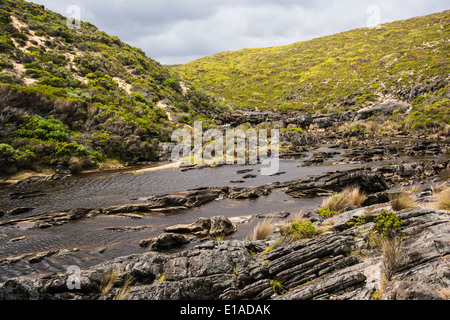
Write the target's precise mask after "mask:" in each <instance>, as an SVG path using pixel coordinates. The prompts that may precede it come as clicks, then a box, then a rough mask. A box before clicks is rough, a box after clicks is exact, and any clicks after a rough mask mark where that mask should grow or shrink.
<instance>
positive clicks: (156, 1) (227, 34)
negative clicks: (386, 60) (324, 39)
mask: <svg viewBox="0 0 450 320" xmlns="http://www.w3.org/2000/svg"><path fill="white" fill-rule="evenodd" d="M34 2H36V3H40V4H44V5H46V6H47V7H48V8H50V9H51V10H55V11H58V12H60V13H62V14H66V8H67V7H68V6H69V5H74V4H75V5H79V6H80V7H81V9H82V12H81V13H82V17H81V18H82V20H84V21H89V22H92V23H94V24H96V25H97V26H98V27H99V29H101V30H104V31H106V32H108V33H110V34H112V35H116V36H119V37H120V38H121V39H122V40H123V41H124V42H127V43H129V44H131V45H133V46H136V47H139V48H141V49H143V50H144V51H145V52H146V53H147V54H148V55H149V56H150V57H152V58H154V59H156V60H158V61H161V62H162V63H167V64H173V63H184V62H188V61H190V60H194V59H197V58H200V57H202V56H206V55H210V54H214V53H217V52H221V51H230V50H239V49H242V48H252V47H267V46H279V45H286V44H291V43H294V42H298V41H303V40H308V39H311V38H315V37H319V36H323V35H327V34H333V33H338V32H342V31H346V30H350V29H353V28H360V27H365V26H366V24H367V20H368V18H369V14H368V13H367V8H368V7H369V6H371V5H376V6H378V7H379V8H380V19H381V22H389V21H393V20H399V19H406V18H410V17H414V16H419V15H425V14H429V13H433V12H439V11H443V10H446V9H449V7H450V4H449V3H448V0H427V1H424V0H409V1H408V0H394V1H388V0H221V1H218V0H150V1H148V0H96V1H91V0H34Z"/></svg>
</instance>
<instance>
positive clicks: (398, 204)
mask: <svg viewBox="0 0 450 320" xmlns="http://www.w3.org/2000/svg"><path fill="white" fill-rule="evenodd" d="M389 200H390V202H391V206H392V209H393V210H394V211H400V210H405V209H415V208H417V207H418V205H417V203H416V201H415V200H414V198H413V197H412V196H411V195H410V194H408V193H406V192H404V191H402V192H400V193H396V194H391V195H389Z"/></svg>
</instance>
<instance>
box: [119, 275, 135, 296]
mask: <svg viewBox="0 0 450 320" xmlns="http://www.w3.org/2000/svg"><path fill="white" fill-rule="evenodd" d="M133 281H134V277H132V276H129V277H127V279H126V280H125V283H124V285H123V286H122V288H121V289H120V290H119V292H117V294H116V296H115V297H114V300H127V296H128V293H129V292H130V290H131V285H132V283H133Z"/></svg>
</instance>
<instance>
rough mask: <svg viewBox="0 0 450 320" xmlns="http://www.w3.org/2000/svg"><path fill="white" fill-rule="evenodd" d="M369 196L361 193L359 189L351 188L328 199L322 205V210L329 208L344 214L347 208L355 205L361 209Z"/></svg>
mask: <svg viewBox="0 0 450 320" xmlns="http://www.w3.org/2000/svg"><path fill="white" fill-rule="evenodd" d="M366 199H367V195H366V194H365V193H364V192H361V190H360V188H359V187H350V188H346V189H344V190H343V191H342V192H341V193H338V194H335V195H334V196H332V197H329V198H326V199H325V200H324V201H323V203H322V208H328V209H329V210H330V211H332V212H336V213H337V214H339V213H342V212H344V210H345V208H347V207H348V206H351V205H354V206H358V207H360V206H361V205H362V203H363V202H364V200H366Z"/></svg>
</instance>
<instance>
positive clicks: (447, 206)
mask: <svg viewBox="0 0 450 320" xmlns="http://www.w3.org/2000/svg"><path fill="white" fill-rule="evenodd" d="M436 203H437V207H438V209H440V210H447V211H450V187H448V188H447V189H445V190H444V191H442V192H441V193H439V194H438V195H437V196H436Z"/></svg>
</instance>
